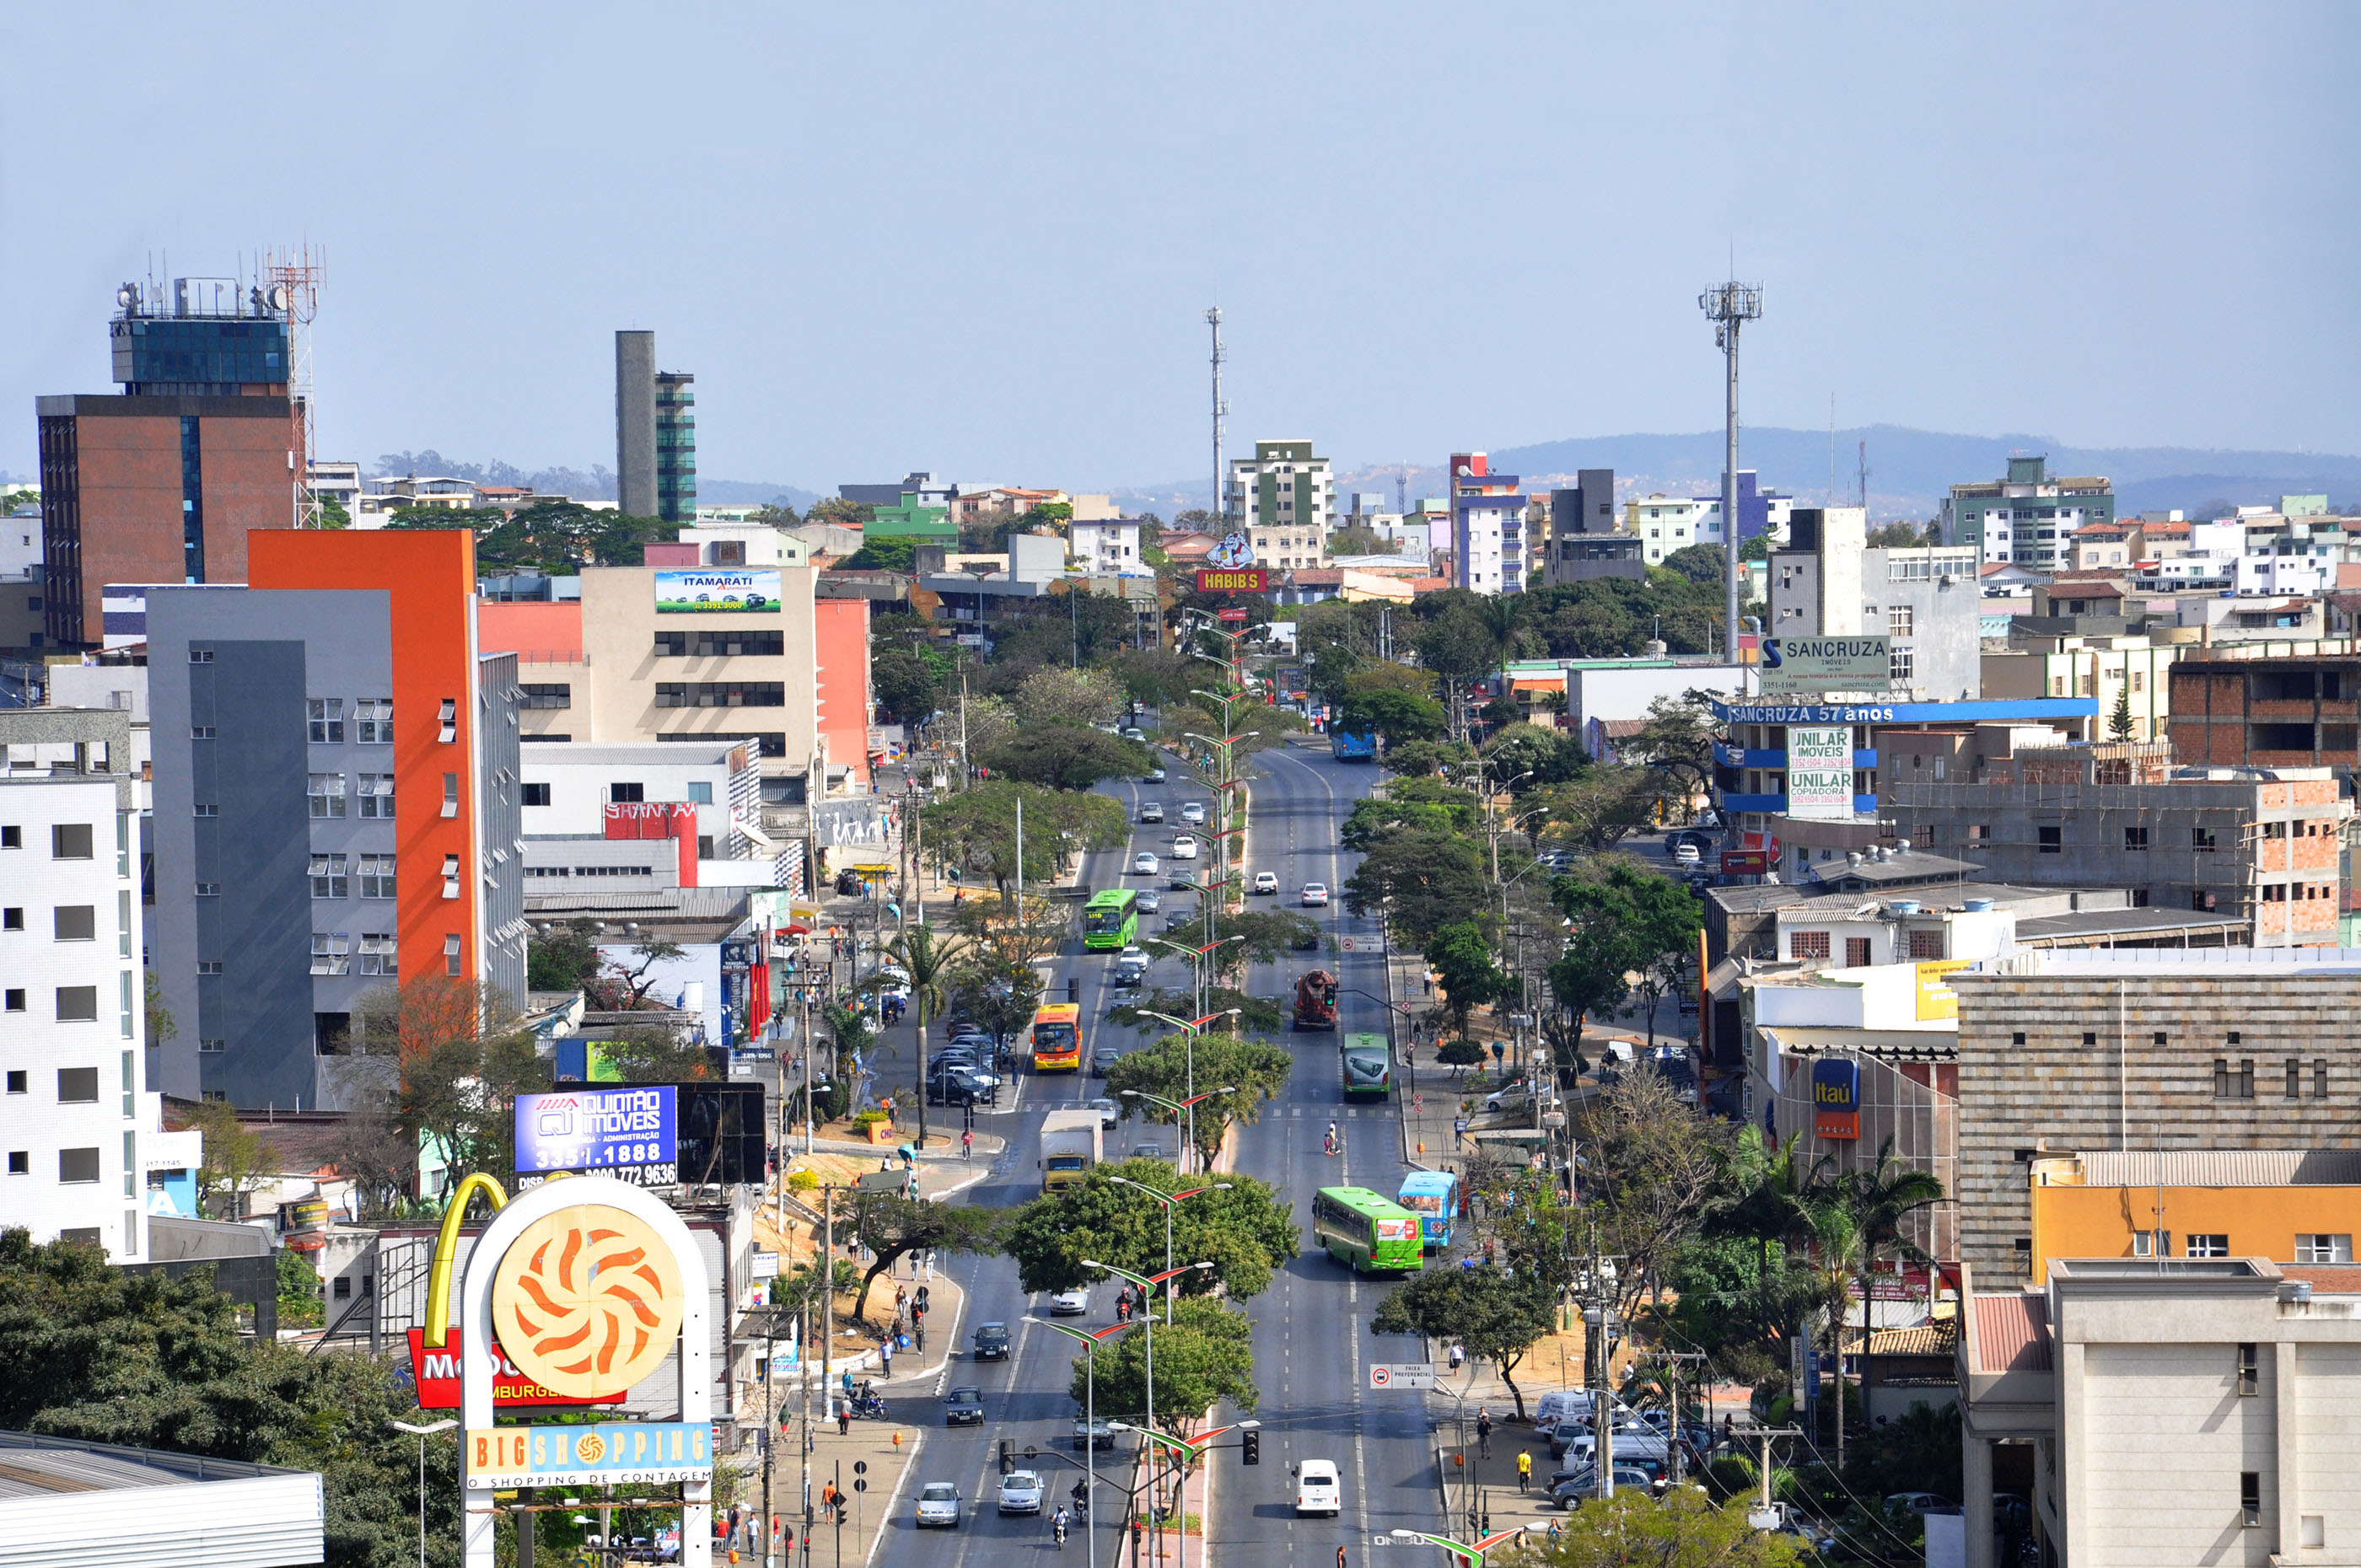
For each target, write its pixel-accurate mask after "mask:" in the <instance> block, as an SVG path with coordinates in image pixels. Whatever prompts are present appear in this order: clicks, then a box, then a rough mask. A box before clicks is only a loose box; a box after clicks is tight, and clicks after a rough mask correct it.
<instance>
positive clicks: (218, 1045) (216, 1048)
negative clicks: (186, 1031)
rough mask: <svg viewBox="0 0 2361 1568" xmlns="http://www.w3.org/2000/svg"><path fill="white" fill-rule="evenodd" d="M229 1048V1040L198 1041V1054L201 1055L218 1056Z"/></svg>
mask: <svg viewBox="0 0 2361 1568" xmlns="http://www.w3.org/2000/svg"><path fill="white" fill-rule="evenodd" d="M228 1048H229V1042H228V1041H227V1040H219V1039H203V1040H199V1041H198V1042H197V1054H198V1055H199V1056H218V1055H219V1054H220V1053H222V1052H223V1051H225V1050H227V1049H228Z"/></svg>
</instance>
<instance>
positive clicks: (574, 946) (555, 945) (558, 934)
mask: <svg viewBox="0 0 2361 1568" xmlns="http://www.w3.org/2000/svg"><path fill="white" fill-rule="evenodd" d="M603 961H604V960H603V959H601V958H600V957H599V955H598V926H597V924H596V923H595V922H593V921H590V920H587V919H575V920H568V921H567V922H566V924H565V925H563V926H555V927H551V928H550V931H549V934H548V935H547V936H537V937H533V938H527V940H526V942H525V945H524V970H525V976H524V983H525V989H526V990H528V991H579V990H581V989H582V988H583V987H584V986H586V985H588V984H589V983H590V982H591V981H593V980H595V979H597V978H598V970H599V966H600V964H601V963H602V962H603Z"/></svg>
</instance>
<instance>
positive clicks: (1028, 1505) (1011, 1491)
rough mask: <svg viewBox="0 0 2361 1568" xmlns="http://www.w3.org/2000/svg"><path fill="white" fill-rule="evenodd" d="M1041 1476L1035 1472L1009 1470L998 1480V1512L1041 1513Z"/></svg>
mask: <svg viewBox="0 0 2361 1568" xmlns="http://www.w3.org/2000/svg"><path fill="white" fill-rule="evenodd" d="M1041 1491H1042V1487H1041V1475H1040V1473H1039V1472H1038V1471H1035V1470H1011V1471H1010V1472H1009V1473H1008V1474H1007V1475H1003V1476H1002V1477H1001V1478H1000V1511H1001V1512H1002V1513H1004V1514H1038V1513H1039V1512H1040V1511H1041Z"/></svg>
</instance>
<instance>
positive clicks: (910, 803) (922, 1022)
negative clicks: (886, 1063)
mask: <svg viewBox="0 0 2361 1568" xmlns="http://www.w3.org/2000/svg"><path fill="white" fill-rule="evenodd" d="M917 841H918V790H917V784H916V782H915V781H913V780H912V779H911V777H910V776H909V774H908V773H904V774H903V775H902V896H901V898H900V900H899V901H898V902H896V903H895V906H894V907H895V909H896V910H897V911H898V912H899V914H900V920H901V924H900V926H899V927H897V928H896V931H895V938H894V939H895V941H896V942H898V943H900V944H901V948H902V964H903V967H904V968H906V969H909V970H910V1007H911V1010H912V1011H913V1012H915V1013H916V1014H917V1025H918V1049H917V1058H918V1059H917V1064H916V1066H915V1067H914V1068H913V1069H912V1074H911V1077H912V1082H913V1084H914V1092H915V1093H916V1094H917V1101H918V1152H919V1153H920V1154H924V1153H925V1152H926V1150H927V1026H926V1018H927V1003H926V999H925V998H924V997H922V996H920V995H919V994H918V971H917V970H916V969H915V968H912V967H911V965H910V900H911V898H912V896H913V895H914V894H916V893H917V887H918V882H917V870H918V857H917ZM919 914H920V916H921V918H920V920H919V924H920V925H922V926H923V925H924V924H926V921H925V919H924V917H923V916H924V915H925V911H924V910H921V911H920V912H919ZM877 1010H878V1012H879V1013H880V1014H883V1013H884V1010H885V1004H884V1003H883V1002H880V1003H878V1004H877ZM945 1103H946V1104H948V1103H949V1100H948V1099H946V1101H945Z"/></svg>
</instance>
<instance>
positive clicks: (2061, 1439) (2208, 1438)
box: [1958, 1257, 2361, 1568]
mask: <svg viewBox="0 0 2361 1568" xmlns="http://www.w3.org/2000/svg"><path fill="white" fill-rule="evenodd" d="M1961 1287H1962V1288H1961V1299H1962V1302H1963V1309H1962V1311H1961V1314H1960V1322H1961V1330H1962V1332H1961V1333H1960V1338H1959V1350H1958V1358H1959V1380H1960V1396H1961V1405H1962V1408H1963V1410H1964V1413H1965V1417H1966V1426H1965V1432H1964V1436H1965V1440H1966V1441H1965V1455H1964V1458H1965V1464H1964V1466H1963V1468H1964V1472H1965V1474H1964V1475H1963V1477H1962V1479H1963V1482H1964V1486H1963V1487H1962V1491H1961V1499H1962V1501H1963V1503H1964V1504H1965V1510H1964V1511H1965V1515H1966V1518H1965V1519H1964V1521H1963V1522H1964V1523H1965V1526H1966V1541H1965V1545H1966V1549H1967V1550H1966V1553H1965V1556H1964V1559H1963V1561H1965V1562H1968V1563H1979V1564H1981V1563H1992V1562H1994V1561H1996V1559H1995V1557H1994V1555H1993V1551H1994V1547H1995V1545H1996V1544H2000V1543H1996V1542H1995V1541H1994V1540H1993V1530H1994V1529H1995V1525H1994V1510H1993V1494H1994V1491H1995V1487H1994V1482H1993V1475H1994V1469H1995V1454H1994V1449H1995V1447H1996V1446H1998V1445H2000V1444H2008V1443H2017V1444H2027V1445H2030V1448H2031V1450H2032V1453H2031V1461H2032V1462H2031V1464H2027V1465H2020V1466H2015V1467H2012V1468H2014V1469H2015V1472H2016V1473H2017V1474H2019V1475H2030V1477H2031V1480H2032V1486H2033V1496H2032V1498H2031V1503H2032V1525H2033V1528H2034V1529H2035V1530H2036V1531H2037V1534H2038V1536H2039V1538H2040V1540H2041V1541H2042V1542H2043V1544H2044V1545H2045V1546H2046V1547H2047V1548H2048V1552H2046V1553H2045V1555H2044V1556H2043V1558H2042V1561H2044V1562H2045V1563H2059V1564H2061V1565H2063V1568H2118V1565H2120V1568H2179V1565H2180V1564H2189V1565H2191V1568H2194V1565H2196V1564H2200V1563H2203V1564H2218V1563H2246V1564H2254V1565H2255V1568H2263V1565H2265V1564H2274V1563H2287V1564H2296V1563H2319V1564H2322V1565H2323V1568H2325V1565H2328V1564H2352V1563H2361V1483H2356V1480H2355V1476H2356V1473H2361V1422H2356V1420H2354V1418H2353V1409H2354V1399H2355V1394H2356V1390H2361V1270H2356V1269H2354V1268H2352V1267H2349V1266H2347V1267H2333V1266H2332V1267H2312V1266H2301V1265H2295V1266H2279V1265H2277V1264H2274V1263H2272V1262H2270V1261H2269V1260H2268V1259H2265V1258H2259V1257H2238V1258H2234V1257H2224V1258H2203V1259H2199V1258H2167V1259H2148V1258H2138V1259H2135V1258H2121V1257H2109V1258H2076V1259H2061V1260H2059V1261H2057V1262H2055V1263H2052V1264H2051V1265H2050V1269H2049V1282H2048V1288H2046V1289H2043V1290H2040V1291H2017V1290H1980V1289H1977V1288H1976V1280H1975V1277H1974V1271H1973V1269H1972V1268H1970V1269H1968V1270H1964V1271H1962V1274H1961Z"/></svg>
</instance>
